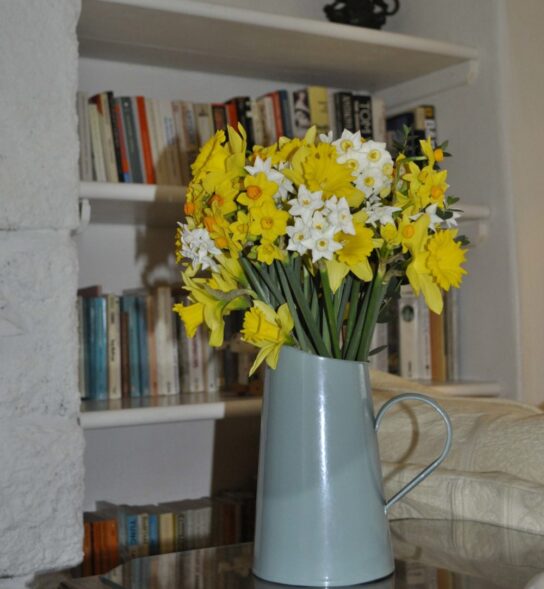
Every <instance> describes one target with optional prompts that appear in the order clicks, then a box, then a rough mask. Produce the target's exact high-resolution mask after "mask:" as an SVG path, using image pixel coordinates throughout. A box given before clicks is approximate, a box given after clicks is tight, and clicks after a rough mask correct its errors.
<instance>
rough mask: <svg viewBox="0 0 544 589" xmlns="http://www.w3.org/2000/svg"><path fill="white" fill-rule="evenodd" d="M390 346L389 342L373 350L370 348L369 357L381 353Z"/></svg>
mask: <svg viewBox="0 0 544 589" xmlns="http://www.w3.org/2000/svg"><path fill="white" fill-rule="evenodd" d="M388 347H389V346H388V345H387V344H384V345H383V346H378V347H377V348H373V349H372V350H370V352H368V357H369V358H370V356H375V355H376V354H379V353H380V352H381V351H382V350H385V349H386V348H388Z"/></svg>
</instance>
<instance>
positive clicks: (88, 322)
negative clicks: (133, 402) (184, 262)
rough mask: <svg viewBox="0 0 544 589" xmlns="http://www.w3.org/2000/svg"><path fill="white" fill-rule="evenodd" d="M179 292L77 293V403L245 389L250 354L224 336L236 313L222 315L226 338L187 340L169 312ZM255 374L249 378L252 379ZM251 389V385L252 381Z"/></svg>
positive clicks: (234, 326) (232, 328) (204, 335)
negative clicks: (216, 343)
mask: <svg viewBox="0 0 544 589" xmlns="http://www.w3.org/2000/svg"><path fill="white" fill-rule="evenodd" d="M180 301H182V295H180V294H178V292H177V291H176V289H174V292H172V289H171V287H169V286H161V287H158V288H156V289H154V290H153V291H152V292H147V291H145V290H136V291H127V292H125V293H124V294H123V295H121V296H118V295H114V294H105V295H104V294H102V292H101V288H100V287H98V286H94V287H89V288H85V289H80V291H79V296H78V314H79V344H80V345H79V355H80V358H79V381H80V391H81V396H82V398H87V399H94V400H105V399H122V398H138V397H142V396H148V395H151V396H155V395H178V394H180V392H182V393H201V392H206V393H208V394H214V393H218V392H219V391H220V390H228V391H231V392H239V391H241V390H243V389H244V388H245V387H248V386H249V384H250V383H249V382H248V379H247V376H246V375H247V374H248V372H249V367H250V366H251V363H252V362H253V355H254V354H253V351H252V350H246V349H245V348H242V349H240V347H239V346H238V347H236V346H235V345H234V342H231V341H229V339H228V338H230V337H231V336H233V335H234V334H235V333H237V332H238V331H239V325H240V321H241V316H240V315H239V314H236V313H232V314H231V315H230V316H228V317H226V326H225V332H226V337H227V341H226V343H225V345H224V346H223V347H222V348H220V349H219V348H212V347H210V346H209V345H208V331H207V330H206V329H204V328H200V329H199V330H198V333H197V334H196V335H195V337H193V338H188V337H187V335H186V333H185V329H184V326H183V322H182V321H181V320H180V319H179V317H178V316H177V314H175V313H174V312H173V311H172V307H173V305H174V304H175V303H176V302H180ZM259 376H260V373H259V375H257V378H259ZM252 386H253V387H254V386H255V383H252Z"/></svg>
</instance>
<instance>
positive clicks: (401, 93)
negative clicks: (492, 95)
mask: <svg viewBox="0 0 544 589" xmlns="http://www.w3.org/2000/svg"><path fill="white" fill-rule="evenodd" d="M478 73H479V62H478V60H477V59H470V60H468V61H466V62H463V63H460V64H458V65H453V66H450V67H448V68H445V69H443V70H440V71H438V72H434V73H432V74H428V75H426V76H421V77H419V78H415V79H414V80H410V81H408V82H403V83H402V84H397V85H396V86H391V87H390V88H386V89H385V90H381V91H379V92H378V93H377V94H378V95H379V96H380V97H381V98H383V99H384V100H385V104H386V107H387V113H388V115H389V114H391V115H395V114H397V113H400V112H403V111H405V110H408V109H410V108H414V107H415V106H419V105H420V104H421V103H422V102H425V101H427V100H428V98H429V97H430V96H432V95H435V94H441V93H442V92H448V91H449V90H452V89H453V88H460V87H462V86H468V85H471V84H474V83H475V82H476V80H477V79H478Z"/></svg>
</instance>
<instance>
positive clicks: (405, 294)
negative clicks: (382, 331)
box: [399, 285, 421, 378]
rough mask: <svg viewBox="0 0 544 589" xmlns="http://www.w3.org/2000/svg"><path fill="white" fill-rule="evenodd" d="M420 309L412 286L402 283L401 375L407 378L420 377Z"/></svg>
mask: <svg viewBox="0 0 544 589" xmlns="http://www.w3.org/2000/svg"><path fill="white" fill-rule="evenodd" d="M418 310H419V306H418V304H417V297H416V296H415V294H414V292H413V290H412V288H411V287H410V285H402V286H401V295H400V299H399V348H400V349H399V355H400V375H401V376H404V377H406V378H419V374H418V368H419V366H420V365H421V363H420V358H419V354H420V345H419V337H418V324H419V318H418Z"/></svg>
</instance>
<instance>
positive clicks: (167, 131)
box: [159, 100, 181, 186]
mask: <svg viewBox="0 0 544 589" xmlns="http://www.w3.org/2000/svg"><path fill="white" fill-rule="evenodd" d="M159 108H160V113H161V118H162V124H163V129H164V138H165V142H166V146H165V148H166V153H165V155H166V158H165V159H166V168H167V170H168V180H167V182H168V184H172V185H177V186H179V185H181V170H180V163H179V162H180V155H179V151H178V140H177V136H176V126H175V123H174V114H173V111H172V103H171V102H170V101H169V100H159Z"/></svg>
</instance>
